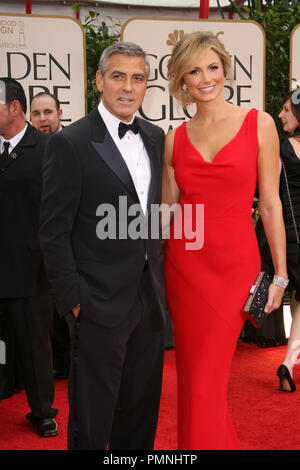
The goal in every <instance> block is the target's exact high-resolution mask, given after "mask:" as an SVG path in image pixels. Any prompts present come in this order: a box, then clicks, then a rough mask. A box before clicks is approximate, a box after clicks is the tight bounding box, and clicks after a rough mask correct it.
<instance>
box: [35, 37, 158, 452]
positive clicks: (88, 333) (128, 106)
mask: <svg viewBox="0 0 300 470" xmlns="http://www.w3.org/2000/svg"><path fill="white" fill-rule="evenodd" d="M148 74H149V63H148V60H147V57H146V55H145V53H144V52H143V50H142V49H141V48H140V47H139V46H137V45H135V44H132V43H127V42H121V43H117V44H113V45H112V46H109V47H108V48H107V49H106V50H105V51H104V52H103V54H102V56H101V59H100V62H99V70H98V71H97V74H96V83H97V87H98V90H99V91H100V92H101V93H102V100H101V102H100V104H99V106H97V107H96V108H94V109H93V110H92V111H91V113H90V114H89V115H88V116H86V117H84V118H83V119H80V120H79V121H77V122H75V123H74V124H72V125H70V126H68V127H67V128H65V129H63V130H62V131H61V132H59V133H57V134H55V135H53V136H52V137H51V138H50V140H49V144H48V146H47V151H46V154H45V162H44V186H43V195H42V207H41V229H40V240H41V246H42V250H43V253H44V258H45V263H46V269H47V272H48V276H49V280H50V282H51V284H52V287H53V291H54V294H55V297H56V302H57V308H58V311H59V313H60V314H61V315H64V316H65V318H66V319H67V321H68V323H69V325H70V331H71V337H72V361H71V374H70V382H69V383H70V390H69V400H70V415H69V429H68V440H69V448H70V449H97V450H104V449H106V447H107V444H109V448H110V449H134V450H136V449H152V448H153V443H154V437H155V431H156V425H157V419H158V410H159V400H160V393H161V377H162V367H163V351H164V327H165V299H164V282H163V276H162V269H161V241H160V240H159V239H158V237H157V238H156V239H151V238H147V237H144V238H143V237H141V236H140V237H135V236H128V232H130V230H129V228H130V227H131V228H132V225H130V224H133V223H134V222H135V220H136V219H135V218H134V217H133V216H132V215H131V214H130V212H131V210H132V209H136V208H137V207H138V208H140V213H141V214H143V217H144V220H145V221H146V220H148V219H147V217H148V216H147V214H149V213H150V211H149V209H150V208H151V204H157V205H159V204H160V198H161V157H162V151H163V142H164V132H163V131H162V130H161V129H160V128H158V127H157V126H154V125H153V124H150V123H149V122H147V121H144V120H142V119H139V118H134V113H135V112H136V111H137V109H138V108H139V106H140V105H141V104H142V101H143V98H144V95H145V91H146V86H147V77H148ZM133 118H134V119H133ZM124 123H126V124H131V123H132V126H129V127H130V129H129V130H128V132H126V130H127V129H124ZM122 129H123V130H122ZM124 205H125V206H126V209H125V210H124ZM107 211H108V212H107ZM133 212H134V211H133ZM107 213H110V215H112V214H113V215H115V218H114V217H111V219H109V217H108V218H107V215H106V214H107ZM106 224H107V225H106ZM114 224H115V225H114ZM106 229H108V230H107V233H106ZM115 234H116V236H115Z"/></svg>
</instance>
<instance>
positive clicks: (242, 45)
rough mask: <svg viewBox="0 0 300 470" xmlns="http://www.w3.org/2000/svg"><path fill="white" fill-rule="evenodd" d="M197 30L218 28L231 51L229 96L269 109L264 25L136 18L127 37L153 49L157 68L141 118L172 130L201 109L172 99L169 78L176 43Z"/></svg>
mask: <svg viewBox="0 0 300 470" xmlns="http://www.w3.org/2000/svg"><path fill="white" fill-rule="evenodd" d="M193 31H212V32H213V33H215V34H216V35H217V36H218V38H219V39H220V40H221V41H222V42H223V44H224V46H225V48H226V49H227V51H228V52H229V54H230V55H231V58H232V78H231V80H229V79H226V81H225V88H224V97H225V99H226V100H228V101H229V102H231V103H233V104H237V105H241V106H246V107H249V108H252V107H255V108H257V109H260V110H263V109H264V106H265V33H264V31H263V29H262V27H261V26H260V25H259V24H257V23H255V22H253V21H233V20H224V21H223V20H222V21H221V20H220V21H218V20H191V19H181V18H167V19H165V18H132V19H130V20H128V21H127V22H126V23H125V24H124V26H123V28H122V32H121V38H122V40H124V41H131V42H135V43H137V44H139V45H140V46H141V47H142V48H143V49H144V50H145V51H146V52H147V54H148V56H149V60H150V66H151V74H150V77H149V82H148V90H147V94H146V97H145V100H144V103H143V106H142V108H141V110H140V115H141V117H143V118H145V119H147V120H150V121H152V122H154V123H156V124H158V125H159V126H161V127H162V128H163V129H164V130H165V131H168V130H169V129H171V128H174V127H177V126H178V125H179V124H180V123H181V122H182V121H184V120H188V119H189V118H190V116H192V115H193V113H194V112H195V108H194V106H195V105H191V106H190V107H189V108H188V109H187V110H183V109H182V107H181V106H179V104H178V102H176V100H175V99H173V98H172V97H170V95H169V91H168V80H167V63H168V60H169V57H170V54H171V51H172V47H173V46H174V45H175V44H176V42H177V41H178V40H179V39H180V38H181V37H182V35H183V34H185V33H190V32H193ZM239 38H240V40H239Z"/></svg>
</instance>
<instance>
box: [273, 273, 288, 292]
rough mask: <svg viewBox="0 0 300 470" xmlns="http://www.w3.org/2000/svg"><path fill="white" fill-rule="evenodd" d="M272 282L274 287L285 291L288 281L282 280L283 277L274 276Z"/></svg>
mask: <svg viewBox="0 0 300 470" xmlns="http://www.w3.org/2000/svg"><path fill="white" fill-rule="evenodd" d="M272 282H273V284H275V285H276V286H279V287H283V289H286V288H287V286H288V285H289V280H288V279H284V278H283V277H281V276H277V275H276V274H275V275H274V277H273V281H272Z"/></svg>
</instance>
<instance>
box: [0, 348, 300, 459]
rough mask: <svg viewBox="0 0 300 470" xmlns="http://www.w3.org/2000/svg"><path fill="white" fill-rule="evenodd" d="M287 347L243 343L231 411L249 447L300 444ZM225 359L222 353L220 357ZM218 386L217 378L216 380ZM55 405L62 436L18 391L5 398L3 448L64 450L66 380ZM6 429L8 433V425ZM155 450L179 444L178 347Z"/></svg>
mask: <svg viewBox="0 0 300 470" xmlns="http://www.w3.org/2000/svg"><path fill="white" fill-rule="evenodd" d="M284 351H285V347H279V348H270V349H261V348H258V347H256V346H250V345H248V344H245V343H240V344H239V345H238V347H237V351H236V354H235V357H234V361H233V364H232V370H231V376H230V381H229V406H230V411H231V417H232V420H233V422H234V424H235V427H236V430H237V433H238V435H239V437H240V440H241V443H242V447H243V449H245V450H291V449H294V450H297V449H300V366H298V367H297V366H296V368H295V377H294V379H295V383H296V386H297V387H298V390H297V391H296V392H295V393H283V392H281V393H280V392H279V391H278V380H277V377H276V370H277V367H278V365H279V364H280V363H281V361H282V359H283V357H284ZM220 360H222V357H220ZM212 386H213V384H212ZM54 406H55V407H57V408H58V409H59V413H58V416H57V421H58V423H59V429H60V433H59V435H58V436H57V437H52V438H48V439H45V438H40V437H38V436H37V435H36V434H34V433H33V432H31V430H30V424H28V422H27V420H26V419H25V418H24V416H25V414H26V413H27V411H28V409H27V402H26V397H25V394H24V392H17V393H15V394H14V395H13V396H12V397H11V398H9V399H6V400H3V401H2V403H1V404H0V429H1V432H0V450H27V449H30V450H50V449H51V450H65V449H66V448H67V439H66V431H67V415H68V404H67V381H66V380H62V381H60V380H58V381H56V399H55V403H54ZM4 429H5V433H4V432H3V430H4ZM155 449H156V450H172V449H176V371H175V361H174V351H173V350H170V351H166V355H165V368H164V377H163V393H162V400H161V409H160V418H159V423H158V430H157V438H156V443H155Z"/></svg>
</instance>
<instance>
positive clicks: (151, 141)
mask: <svg viewBox="0 0 300 470" xmlns="http://www.w3.org/2000/svg"><path fill="white" fill-rule="evenodd" d="M138 121H139V126H140V134H141V137H142V139H143V142H144V145H145V147H146V150H147V153H148V156H149V160H150V167H151V181H150V187H149V193H148V203H147V209H148V214H150V210H151V204H153V203H154V202H155V194H156V192H157V187H158V185H159V184H160V179H161V173H160V172H161V166H160V161H159V154H158V152H157V149H156V142H155V138H154V136H153V135H152V134H151V133H150V131H149V130H148V129H146V126H144V123H143V120H142V119H138Z"/></svg>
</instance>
